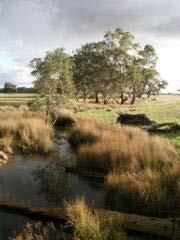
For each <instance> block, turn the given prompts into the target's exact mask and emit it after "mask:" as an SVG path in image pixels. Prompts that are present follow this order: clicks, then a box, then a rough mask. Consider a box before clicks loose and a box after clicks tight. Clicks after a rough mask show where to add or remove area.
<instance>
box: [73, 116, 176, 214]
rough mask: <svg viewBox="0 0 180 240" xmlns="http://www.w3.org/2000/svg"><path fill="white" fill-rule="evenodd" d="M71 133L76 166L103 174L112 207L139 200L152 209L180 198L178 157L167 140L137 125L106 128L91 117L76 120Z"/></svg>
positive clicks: (119, 206)
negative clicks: (88, 119) (75, 149)
mask: <svg viewBox="0 0 180 240" xmlns="http://www.w3.org/2000/svg"><path fill="white" fill-rule="evenodd" d="M72 133H73V134H72V135H71V137H72V136H73V141H74V142H75V144H77V147H78V149H77V167H80V168H87V169H89V170H93V171H96V172H97V171H98V172H101V173H105V174H106V175H107V182H106V187H107V193H108V194H109V196H110V197H112V199H113V206H115V207H117V208H119V209H120V210H121V205H120V202H124V204H125V206H126V207H127V205H129V206H132V205H133V204H132V203H138V204H139V203H141V204H144V205H145V206H146V208H149V211H151V210H152V206H153V208H154V211H155V212H156V209H157V208H159V209H162V208H163V207H164V208H165V207H169V206H170V204H172V202H174V201H176V199H177V198H180V191H178V187H177V186H178V182H179V179H180V170H179V169H180V162H179V161H178V158H179V157H178V153H177V151H176V149H175V147H174V146H173V145H172V144H170V143H169V141H168V140H166V139H164V138H162V137H159V136H152V135H149V134H148V133H147V132H145V131H144V130H142V129H139V128H133V127H124V126H121V125H114V126H111V127H110V126H109V127H107V128H106V127H105V126H104V125H103V124H101V125H99V124H96V122H95V123H94V122H93V121H92V120H91V121H87V120H85V121H84V124H83V120H81V121H80V123H78V121H77V123H76V125H75V128H74V129H73V130H72ZM90 136H92V137H90ZM81 139H83V141H82V140H81ZM70 142H71V141H70ZM73 144H74V143H73ZM159 204H160V205H159ZM172 205H173V204H172ZM172 205H171V207H172ZM169 209H170V207H169Z"/></svg>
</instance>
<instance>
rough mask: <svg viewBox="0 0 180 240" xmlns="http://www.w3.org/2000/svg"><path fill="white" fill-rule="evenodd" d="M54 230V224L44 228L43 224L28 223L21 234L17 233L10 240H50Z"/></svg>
mask: <svg viewBox="0 0 180 240" xmlns="http://www.w3.org/2000/svg"><path fill="white" fill-rule="evenodd" d="M52 230H53V231H54V226H53V225H52V224H47V225H45V226H44V225H43V224H42V223H41V222H35V223H27V224H26V225H25V227H24V228H23V230H22V232H21V233H15V234H14V236H13V237H10V238H9V240H49V239H50V232H52Z"/></svg>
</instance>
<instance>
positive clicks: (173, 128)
mask: <svg viewBox="0 0 180 240" xmlns="http://www.w3.org/2000/svg"><path fill="white" fill-rule="evenodd" d="M144 129H145V130H147V131H148V132H155V133H177V132H180V125H179V124H177V123H161V124H155V125H152V126H150V127H147V128H144Z"/></svg>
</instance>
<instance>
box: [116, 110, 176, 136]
mask: <svg viewBox="0 0 180 240" xmlns="http://www.w3.org/2000/svg"><path fill="white" fill-rule="evenodd" d="M118 115H119V116H118V118H117V123H121V124H125V125H133V126H139V127H141V128H142V129H144V130H146V131H148V132H152V133H153V132H154V133H162V134H166V133H177V132H180V125H179V124H177V123H175V122H169V123H168V122H167V123H160V124H159V123H157V122H155V121H151V120H150V119H149V118H148V117H147V116H146V115H145V114H123V113H118Z"/></svg>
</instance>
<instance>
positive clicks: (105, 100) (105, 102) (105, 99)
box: [103, 94, 108, 104]
mask: <svg viewBox="0 0 180 240" xmlns="http://www.w3.org/2000/svg"><path fill="white" fill-rule="evenodd" d="M103 98H104V104H108V99H107V94H105V95H103Z"/></svg>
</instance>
